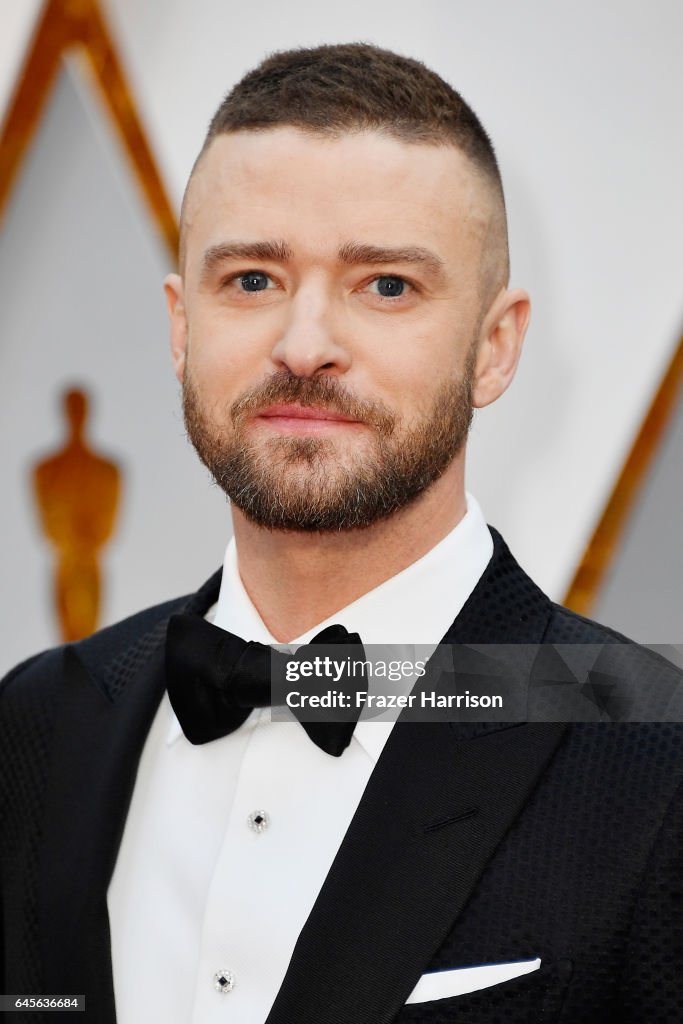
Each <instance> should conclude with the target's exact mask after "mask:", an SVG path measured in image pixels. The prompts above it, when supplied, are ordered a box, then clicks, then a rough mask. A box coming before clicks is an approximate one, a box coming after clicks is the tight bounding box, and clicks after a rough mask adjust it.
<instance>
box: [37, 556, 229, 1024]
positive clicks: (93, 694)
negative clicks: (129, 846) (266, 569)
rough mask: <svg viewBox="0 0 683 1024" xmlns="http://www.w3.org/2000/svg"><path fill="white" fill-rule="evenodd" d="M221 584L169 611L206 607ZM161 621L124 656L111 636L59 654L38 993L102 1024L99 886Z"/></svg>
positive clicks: (148, 708)
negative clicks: (75, 999) (72, 1004)
mask: <svg viewBox="0 0 683 1024" xmlns="http://www.w3.org/2000/svg"><path fill="white" fill-rule="evenodd" d="M219 580H220V574H217V575H216V576H214V577H212V579H211V580H210V581H209V582H208V583H207V584H205V586H204V587H203V588H202V589H201V590H200V591H199V592H198V593H197V594H196V595H194V596H193V598H191V599H190V600H189V601H187V600H184V601H183V600H181V601H179V602H175V605H174V606H173V607H171V605H169V606H168V610H169V612H170V611H180V610H183V609H186V610H191V611H197V612H203V611H205V610H206V609H207V608H208V607H209V606H210V605H211V603H212V600H213V599H215V596H216V593H217V589H218V584H219ZM164 611H166V609H164ZM167 617H168V615H167V614H163V615H162V617H161V618H160V620H159V621H158V622H157V623H156V624H155V625H154V626H153V627H152V628H151V629H148V630H147V631H146V632H145V633H143V635H142V636H140V633H139V630H138V635H137V636H135V635H134V634H133V635H132V636H131V638H130V640H131V642H130V645H129V646H128V645H127V646H126V648H125V649H126V650H127V653H126V656H123V657H122V656H121V644H120V641H119V643H118V644H114V645H112V650H109V649H108V645H109V643H110V635H111V634H110V631H105V632H104V633H102V634H95V635H94V636H93V637H92V638H90V639H89V640H87V641H85V642H84V643H82V644H79V645H73V646H68V647H66V648H65V649H64V659H65V662H64V678H63V684H62V685H63V688H62V698H61V706H60V710H59V713H58V718H57V722H56V726H55V735H54V740H53V750H52V760H51V771H50V782H49V785H48V792H47V794H46V801H45V808H46V812H45V818H44V828H43V845H42V855H41V863H40V871H39V881H38V887H39V888H38V906H39V908H40V926H39V927H40V944H41V957H42V963H43V973H44V981H45V991H47V992H63V993H67V992H68V993H73V994H85V995H86V1010H87V1012H89V1013H90V1015H91V1017H92V1018H93V1019H95V1020H97V1021H98V1022H100V1024H114V1021H115V1010H114V991H113V981H112V965H111V948H110V935H109V917H108V912H107V889H108V886H109V881H110V879H111V874H112V871H113V868H114V864H115V862H116V856H117V854H118V849H119V844H120V841H121V836H122V834H123V827H124V824H125V820H126V814H127V811H128V806H129V803H130V799H131V795H132V791H133V786H134V783H135V776H136V773H137V767H138V763H139V760H140V756H141V754H142V749H143V747H144V743H145V740H146V737H147V734H148V731H149V728H150V726H151V723H152V720H153V718H154V715H155V713H156V710H157V707H158V705H159V701H160V700H161V697H162V695H163V693H164V689H165V686H166V678H165V670H164V641H165V632H166V622H167ZM115 628H118V627H115ZM113 650H116V652H117V653H116V657H115V658H112V656H111V655H112V651H113Z"/></svg>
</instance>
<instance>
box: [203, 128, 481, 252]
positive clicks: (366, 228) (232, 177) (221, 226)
mask: <svg viewBox="0 0 683 1024" xmlns="http://www.w3.org/2000/svg"><path fill="white" fill-rule="evenodd" d="M489 208H490V199H489V196H488V191H487V189H486V187H485V185H484V184H483V183H482V181H481V178H480V176H479V173H478V172H477V171H476V169H474V168H473V167H472V165H471V164H470V162H469V160H468V159H467V158H466V157H465V156H464V154H462V153H461V152H460V150H458V149H457V148H456V147H455V146H451V145H446V144H444V145H433V144H424V143H419V144H417V143H408V142H403V141H399V140H397V139H394V138H391V137H389V136H387V135H385V134H381V133H379V132H377V131H364V132H357V133H353V134H345V135H342V136H340V137H336V138H334V137H328V136H323V135H320V134H317V135H312V134H308V133H304V132H302V131H300V130H298V129H296V128H289V127H283V128H275V129H268V130H266V131H244V132H234V133H231V134H226V135H219V136H217V137H216V138H215V139H214V140H213V141H212V142H211V143H210V145H209V147H208V148H207V150H206V151H205V153H204V154H203V156H202V158H201V160H200V161H199V164H198V165H197V168H196V169H195V172H194V175H193V178H192V181H191V183H190V185H189V187H188V191H187V196H186V200H185V204H184V209H183V218H184V224H183V229H184V234H185V246H186V262H187V263H188V264H192V263H194V262H195V261H197V260H199V259H201V257H202V254H203V252H204V251H205V250H206V249H207V248H208V247H210V246H212V245H217V244H220V243H221V242H223V241H225V240H226V239H228V238H242V239H245V238H246V239H250V240H258V239H260V238H283V239H286V240H287V242H288V244H289V246H290V248H291V249H292V250H293V251H294V252H295V254H298V253H301V254H302V255H304V254H306V253H308V254H309V255H314V254H317V256H318V257H319V258H321V259H323V258H324V257H325V256H326V255H328V254H330V253H332V252H333V251H334V252H336V251H338V249H339V247H340V246H342V245H344V244H345V243H347V242H348V241H349V240H350V239H353V240H356V241H362V242H368V243H370V244H375V245H388V246H390V245H397V246H398V245H405V244H412V245H423V246H427V247H431V248H432V249H436V251H437V252H438V254H439V255H440V256H441V257H442V258H443V259H445V260H448V259H449V258H453V257H454V256H455V255H456V254H458V256H459V258H460V260H461V261H462V258H463V257H467V256H470V255H471V256H472V257H473V258H474V257H476V256H477V254H478V252H479V249H480V247H481V244H482V240H483V238H484V237H485V233H486V229H487V225H488V222H489V219H490V209H489Z"/></svg>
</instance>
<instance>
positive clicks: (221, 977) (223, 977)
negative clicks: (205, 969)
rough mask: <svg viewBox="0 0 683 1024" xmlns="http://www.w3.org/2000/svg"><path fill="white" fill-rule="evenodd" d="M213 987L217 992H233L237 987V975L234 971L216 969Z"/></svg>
mask: <svg viewBox="0 0 683 1024" xmlns="http://www.w3.org/2000/svg"><path fill="white" fill-rule="evenodd" d="M213 987H214V988H215V989H216V991H217V992H223V993H225V992H232V990H233V989H234V987H235V975H234V974H233V973H232V971H216V973H215V974H214V976H213Z"/></svg>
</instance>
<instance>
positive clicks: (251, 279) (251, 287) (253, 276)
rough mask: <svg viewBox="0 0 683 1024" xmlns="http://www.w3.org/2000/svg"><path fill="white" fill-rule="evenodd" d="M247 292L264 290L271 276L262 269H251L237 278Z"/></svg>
mask: <svg viewBox="0 0 683 1024" xmlns="http://www.w3.org/2000/svg"><path fill="white" fill-rule="evenodd" d="M237 280H238V281H239V282H240V284H241V285H242V288H243V290H244V291H245V292H262V291H264V290H265V289H266V288H267V287H268V281H269V277H268V275H267V274H264V273H262V272H261V271H260V270H250V271H249V272H248V273H247V274H240V276H239V277H238V279H237Z"/></svg>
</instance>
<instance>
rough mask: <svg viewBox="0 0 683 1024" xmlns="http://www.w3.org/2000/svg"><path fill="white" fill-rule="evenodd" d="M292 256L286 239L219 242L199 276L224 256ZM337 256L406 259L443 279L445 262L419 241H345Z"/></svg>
mask: <svg viewBox="0 0 683 1024" xmlns="http://www.w3.org/2000/svg"><path fill="white" fill-rule="evenodd" d="M293 259H294V252H293V250H292V248H291V246H289V245H288V244H287V243H286V242H283V241H279V240H271V241H262V242H221V243H220V244H218V245H212V246H210V247H209V248H208V249H207V250H206V252H205V253H204V255H203V257H202V264H201V278H202V280H203V281H204V280H206V279H207V278H208V277H209V276H210V275H211V273H212V272H214V271H215V270H216V269H217V268H218V267H219V266H220V264H222V263H224V262H226V261H227V260H272V261H273V262H275V263H288V262H289V261H291V260H293ZM337 259H338V260H339V262H340V263H344V264H346V265H347V266H358V265H365V264H378V263H382V264H389V263H410V264H413V265H414V266H418V267H421V268H422V269H423V270H425V271H426V272H427V273H429V274H431V276H432V277H434V278H436V279H439V280H443V279H444V278H445V272H446V266H445V263H444V261H443V260H442V259H441V257H440V256H437V255H436V253H434V252H432V251H431V250H430V249H425V248H423V247H422V246H419V245H406V246H396V247H386V246H381V245H369V244H367V243H365V242H345V243H344V244H343V245H342V246H341V247H340V248H339V250H338V252H337Z"/></svg>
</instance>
